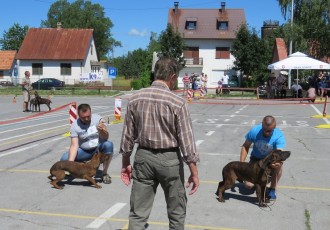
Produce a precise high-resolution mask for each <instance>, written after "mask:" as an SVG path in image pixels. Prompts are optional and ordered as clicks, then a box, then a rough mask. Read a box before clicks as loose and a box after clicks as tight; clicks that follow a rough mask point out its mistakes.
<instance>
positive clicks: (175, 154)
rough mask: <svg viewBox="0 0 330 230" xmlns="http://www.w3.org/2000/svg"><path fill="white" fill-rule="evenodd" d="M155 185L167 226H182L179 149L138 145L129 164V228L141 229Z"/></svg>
mask: <svg viewBox="0 0 330 230" xmlns="http://www.w3.org/2000/svg"><path fill="white" fill-rule="evenodd" d="M158 184H160V185H161V186H162V189H163V191H164V195H165V200H166V204H167V215H168V219H169V229H176V230H180V229H184V222H185V217H186V205H187V197H186V193H185V188H184V172H183V162H182V158H181V155H180V152H179V151H176V150H171V151H169V152H167V151H166V150H159V151H157V150H146V149H142V148H140V149H138V150H137V151H136V154H135V159H134V165H133V186H132V192H131V200H130V205H131V207H130V214H129V228H128V229H129V230H143V229H145V225H146V224H147V221H148V218H149V215H150V212H151V208H152V205H153V202H154V198H155V195H156V191H157V187H158Z"/></svg>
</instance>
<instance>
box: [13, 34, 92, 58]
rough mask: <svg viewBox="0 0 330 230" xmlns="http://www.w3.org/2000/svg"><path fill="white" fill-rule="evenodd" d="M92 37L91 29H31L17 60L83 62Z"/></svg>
mask: <svg viewBox="0 0 330 230" xmlns="http://www.w3.org/2000/svg"><path fill="white" fill-rule="evenodd" d="M92 37H93V29H62V28H61V29H53V28H31V29H29V30H28V32H27V34H26V36H25V39H24V41H23V43H22V46H21V48H20V50H19V52H18V54H17V59H23V60H84V59H85V58H86V54H87V50H88V49H89V45H90V42H91V39H92Z"/></svg>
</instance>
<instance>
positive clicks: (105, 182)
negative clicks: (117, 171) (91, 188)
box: [102, 174, 111, 184]
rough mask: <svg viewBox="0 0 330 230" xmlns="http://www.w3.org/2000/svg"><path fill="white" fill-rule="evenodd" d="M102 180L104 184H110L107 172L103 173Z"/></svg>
mask: <svg viewBox="0 0 330 230" xmlns="http://www.w3.org/2000/svg"><path fill="white" fill-rule="evenodd" d="M102 182H103V183H104V184H111V177H110V176H109V174H104V175H103V176H102Z"/></svg>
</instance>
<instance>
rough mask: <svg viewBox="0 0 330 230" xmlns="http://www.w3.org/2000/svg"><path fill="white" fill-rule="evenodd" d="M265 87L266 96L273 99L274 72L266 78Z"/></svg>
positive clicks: (274, 87)
mask: <svg viewBox="0 0 330 230" xmlns="http://www.w3.org/2000/svg"><path fill="white" fill-rule="evenodd" d="M267 87H268V90H267V91H268V96H267V97H268V98H269V99H273V98H274V96H275V89H276V77H275V73H271V74H270V76H269V77H268V79H267Z"/></svg>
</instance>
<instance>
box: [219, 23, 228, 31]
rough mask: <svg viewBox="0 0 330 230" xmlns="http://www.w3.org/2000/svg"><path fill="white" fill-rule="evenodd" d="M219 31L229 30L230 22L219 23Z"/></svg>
mask: <svg viewBox="0 0 330 230" xmlns="http://www.w3.org/2000/svg"><path fill="white" fill-rule="evenodd" d="M217 29H218V30H228V21H217Z"/></svg>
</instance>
